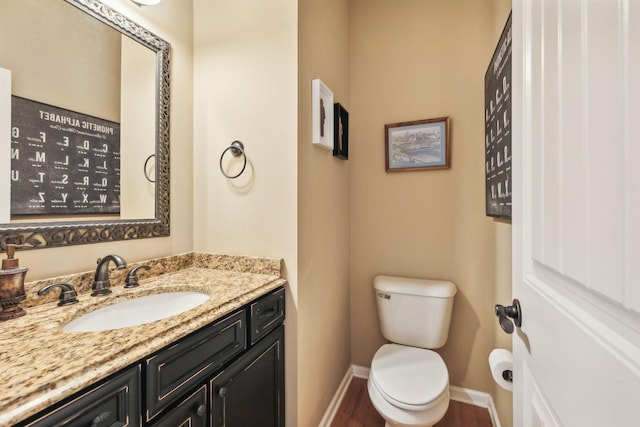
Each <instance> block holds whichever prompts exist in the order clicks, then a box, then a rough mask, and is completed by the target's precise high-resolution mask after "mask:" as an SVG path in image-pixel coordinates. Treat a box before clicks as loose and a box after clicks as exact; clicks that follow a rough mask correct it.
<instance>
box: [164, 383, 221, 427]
mask: <svg viewBox="0 0 640 427" xmlns="http://www.w3.org/2000/svg"><path fill="white" fill-rule="evenodd" d="M208 412H209V410H208V409H207V386H206V385H203V386H202V387H200V388H199V389H198V390H197V391H195V392H194V393H193V394H192V395H191V396H189V397H187V398H186V399H185V400H184V401H183V402H181V403H180V404H179V405H178V406H177V407H175V408H174V409H172V410H170V411H169V412H168V413H166V414H165V415H163V416H162V417H161V418H160V419H159V420H158V422H157V423H155V424H153V427H176V426H189V427H207V420H208V417H207V414H208Z"/></svg>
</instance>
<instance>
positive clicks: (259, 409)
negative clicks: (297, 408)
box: [17, 288, 285, 427]
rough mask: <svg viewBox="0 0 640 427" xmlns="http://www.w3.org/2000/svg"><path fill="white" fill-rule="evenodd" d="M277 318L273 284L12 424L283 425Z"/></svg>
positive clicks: (279, 302) (279, 297)
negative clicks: (266, 291) (226, 312)
mask: <svg viewBox="0 0 640 427" xmlns="http://www.w3.org/2000/svg"><path fill="white" fill-rule="evenodd" d="M284 318H285V307H284V289H283V288H278V289H276V290H275V291H272V292H271V293H269V294H267V295H265V296H263V297H261V298H258V299H256V300H255V301H252V302H251V303H249V304H247V305H246V306H244V307H243V308H241V309H240V310H238V311H236V312H234V313H232V314H230V315H227V316H225V317H224V318H222V319H219V320H216V321H215V322H213V323H211V324H210V325H208V326H205V327H204V328H202V329H200V330H198V331H195V332H193V333H191V334H190V335H188V336H186V337H185V338H183V339H181V340H178V341H176V342H175V343H173V344H171V345H169V346H167V347H165V348H163V349H162V350H160V351H158V352H155V353H153V354H151V355H149V356H148V357H146V358H144V359H143V360H141V361H140V362H139V363H138V364H137V365H135V366H133V367H130V368H127V369H125V370H123V371H121V372H119V373H117V374H115V375H113V376H111V377H109V378H107V379H106V380H104V381H102V382H100V383H98V384H96V385H93V386H90V387H88V388H87V389H86V390H84V391H82V392H80V393H78V394H77V395H76V396H72V397H71V398H69V399H66V400H65V401H63V402H61V403H58V404H56V405H54V406H52V407H51V408H50V409H47V410H45V411H43V412H42V413H40V414H38V415H36V416H34V417H32V418H31V419H30V420H27V421H25V422H22V423H19V424H17V426H20V427H26V426H29V427H63V426H64V427H76V426H77V427H147V426H148V427H176V426H192V427H209V426H215V427H248V426H259V427H283V426H284V325H283V323H284ZM249 331H250V332H249Z"/></svg>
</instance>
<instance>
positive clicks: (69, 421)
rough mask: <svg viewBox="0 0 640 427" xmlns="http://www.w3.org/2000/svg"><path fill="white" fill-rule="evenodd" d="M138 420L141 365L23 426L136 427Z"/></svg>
mask: <svg viewBox="0 0 640 427" xmlns="http://www.w3.org/2000/svg"><path fill="white" fill-rule="evenodd" d="M140 418H141V417H140V365H136V366H134V367H133V368H130V369H127V370H125V371H123V372H121V373H119V374H117V375H116V376H114V377H113V378H111V379H109V380H108V381H105V382H104V383H102V384H100V385H98V386H96V387H91V388H89V389H88V390H87V391H86V392H84V393H82V394H80V396H78V397H76V398H74V399H71V400H70V401H68V402H65V403H63V404H61V405H60V406H58V407H57V408H55V409H53V410H50V411H48V412H46V413H45V414H42V415H41V416H39V417H37V418H36V419H35V420H33V421H31V422H27V423H26V424H24V425H25V426H29V427H54V426H55V427H62V426H64V427H88V426H91V427H112V426H118V427H121V426H127V427H138V426H140V425H141V422H140Z"/></svg>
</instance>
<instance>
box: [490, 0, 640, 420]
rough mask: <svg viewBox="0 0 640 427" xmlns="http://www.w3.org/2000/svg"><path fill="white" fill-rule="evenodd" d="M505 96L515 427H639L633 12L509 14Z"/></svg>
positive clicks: (535, 4)
mask: <svg viewBox="0 0 640 427" xmlns="http://www.w3.org/2000/svg"><path fill="white" fill-rule="evenodd" d="M513 83H514V86H513V106H512V114H513V141H512V144H513V185H514V190H513V233H514V234H513V235H514V240H513V251H514V258H513V262H514V265H513V270H514V275H513V296H514V298H518V299H519V300H520V303H521V306H522V328H521V329H520V330H516V332H515V333H514V335H513V353H514V370H513V371H514V395H513V398H514V425H515V426H518V427H520V426H523V427H529V426H556V425H562V426H567V427H589V426H594V427H595V426H598V427H608V426H640V1H639V0H514V1H513ZM502 304H504V302H502Z"/></svg>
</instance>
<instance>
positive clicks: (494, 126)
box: [484, 15, 512, 218]
mask: <svg viewBox="0 0 640 427" xmlns="http://www.w3.org/2000/svg"><path fill="white" fill-rule="evenodd" d="M484 120H485V129H484V132H485V135H484V145H485V174H486V193H485V198H486V212H487V215H488V216H495V217H500V218H511V187H512V185H511V15H509V19H508V20H507V24H506V25H505V27H504V30H502V35H501V36H500V40H499V42H498V46H497V47H496V50H495V52H494V53H493V57H492V58H491V63H490V64H489V68H488V69H487V73H486V74H485V76H484Z"/></svg>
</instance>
